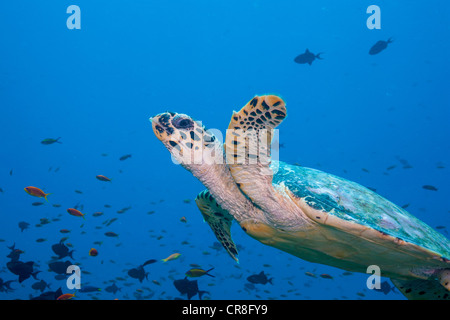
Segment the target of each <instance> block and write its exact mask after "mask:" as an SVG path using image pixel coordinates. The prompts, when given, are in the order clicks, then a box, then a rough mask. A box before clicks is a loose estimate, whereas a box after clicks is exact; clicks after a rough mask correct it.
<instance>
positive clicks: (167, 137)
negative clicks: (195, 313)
mask: <svg viewBox="0 0 450 320" xmlns="http://www.w3.org/2000/svg"><path fill="white" fill-rule="evenodd" d="M286 115H287V113H286V107H285V103H284V101H283V100H282V99H281V98H280V97H278V96H274V95H267V96H259V97H258V96H255V97H254V98H253V99H252V100H250V101H249V102H248V103H247V104H246V105H245V106H244V107H243V108H242V109H241V110H240V111H239V112H233V115H232V117H231V121H230V125H229V128H228V129H229V130H227V135H226V141H225V148H223V146H222V143H221V142H220V141H219V139H217V138H216V137H215V136H214V135H213V134H212V132H211V131H210V130H206V129H205V127H204V126H203V125H202V124H201V123H200V122H198V121H194V120H193V119H192V118H191V117H189V116H187V115H185V114H177V113H173V112H165V113H161V114H158V115H156V116H155V117H153V118H150V121H151V123H152V127H153V131H154V133H155V135H156V137H157V138H158V139H159V140H160V141H162V142H163V144H164V145H165V147H166V148H167V149H168V150H169V151H170V153H171V154H172V158H173V159H174V160H176V161H177V162H178V163H180V164H181V165H182V166H183V167H184V168H185V169H187V170H188V171H190V172H191V173H192V174H193V175H194V176H195V177H197V178H198V179H199V180H200V181H201V182H202V183H203V184H204V185H205V186H206V187H207V190H205V191H202V192H200V194H199V195H198V196H197V198H196V203H197V205H198V207H199V209H200V211H201V213H202V215H203V217H204V220H205V221H206V222H207V223H208V224H209V225H210V227H211V229H212V230H213V232H214V234H215V235H216V237H217V239H218V240H219V241H220V242H221V244H222V245H223V246H224V248H225V249H226V250H227V252H228V253H229V254H230V255H231V257H232V258H233V259H235V260H236V261H237V249H236V245H235V244H234V242H233V240H232V238H231V233H230V228H231V224H232V221H233V220H236V221H237V222H238V223H239V225H240V226H241V228H242V229H243V230H244V231H245V232H246V233H247V234H248V235H250V236H251V237H253V238H255V239H257V240H259V241H260V242H262V243H264V244H266V245H269V246H272V247H275V248H278V249H280V250H283V251H285V252H288V253H290V254H292V255H294V256H297V257H299V258H301V259H304V260H307V261H310V262H315V263H321V264H326V265H330V266H334V267H338V268H341V269H344V270H347V271H354V272H362V273H366V272H367V270H368V267H369V266H371V265H376V266H378V267H379V268H380V270H381V275H382V276H386V277H389V278H391V280H392V281H393V283H394V284H395V285H396V286H397V287H398V288H399V289H400V291H401V292H402V293H403V294H404V295H405V296H406V297H407V298H409V299H450V292H449V290H450V260H449V259H450V242H449V240H448V239H446V238H445V237H444V236H443V235H441V234H440V233H438V232H436V231H435V230H433V229H432V228H431V227H429V226H427V225H426V224H425V223H423V222H421V221H420V220H418V219H417V218H415V217H413V216H412V215H410V214H409V213H408V212H406V211H405V210H404V209H403V208H400V207H398V206H396V205H395V204H393V203H391V202H390V201H388V200H386V199H385V198H383V197H381V196H380V195H378V194H376V193H375V192H373V191H371V190H369V189H367V188H365V187H363V186H361V185H359V184H357V183H355V182H351V181H348V180H346V179H343V178H340V177H337V176H335V175H332V174H328V173H325V172H322V171H319V170H315V169H311V168H306V167H302V166H298V165H289V164H287V163H284V162H281V161H275V160H273V159H271V149H270V144H271V140H272V136H273V132H274V131H273V130H274V128H276V127H277V126H278V125H279V124H280V123H281V122H282V121H283V120H284V118H285V117H286ZM224 149H225V150H224Z"/></svg>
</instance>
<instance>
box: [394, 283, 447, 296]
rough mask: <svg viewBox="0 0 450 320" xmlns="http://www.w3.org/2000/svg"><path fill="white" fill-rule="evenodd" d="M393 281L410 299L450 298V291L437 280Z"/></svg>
mask: <svg viewBox="0 0 450 320" xmlns="http://www.w3.org/2000/svg"><path fill="white" fill-rule="evenodd" d="M391 281H392V283H393V284H394V285H395V286H396V287H397V288H398V289H399V290H400V292H401V293H403V295H404V296H405V297H406V298H408V299H409V300H450V292H449V291H447V289H445V288H444V287H443V286H442V285H441V284H440V283H439V281H437V280H422V279H414V280H396V279H391Z"/></svg>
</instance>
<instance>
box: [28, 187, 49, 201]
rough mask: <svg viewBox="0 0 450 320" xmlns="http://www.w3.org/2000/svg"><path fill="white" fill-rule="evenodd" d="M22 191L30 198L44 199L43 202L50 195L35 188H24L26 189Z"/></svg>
mask: <svg viewBox="0 0 450 320" xmlns="http://www.w3.org/2000/svg"><path fill="white" fill-rule="evenodd" d="M24 190H25V192H26V193H28V194H29V195H31V196H34V197H38V198H44V199H45V200H47V196H48V195H49V194H50V193H45V192H44V191H42V190H41V189H39V188H36V187H26V188H24ZM47 201H48V200H47Z"/></svg>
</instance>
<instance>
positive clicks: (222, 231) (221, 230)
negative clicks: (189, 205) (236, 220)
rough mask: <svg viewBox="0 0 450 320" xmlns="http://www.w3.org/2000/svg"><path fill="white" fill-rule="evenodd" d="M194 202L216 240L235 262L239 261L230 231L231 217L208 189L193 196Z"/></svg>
mask: <svg viewBox="0 0 450 320" xmlns="http://www.w3.org/2000/svg"><path fill="white" fill-rule="evenodd" d="M195 203H196V204H197V206H198V208H199V209H200V212H201V213H202V215H203V219H204V220H205V221H206V222H207V223H208V224H209V226H210V227H211V229H212V231H213V232H214V234H215V236H216V238H217V240H219V242H220V243H221V244H222V246H223V247H224V248H225V250H226V251H227V252H228V253H229V254H230V256H231V257H232V258H233V259H234V260H235V261H236V262H239V259H238V258H237V255H238V251H237V248H236V245H235V244H234V242H233V239H232V238H231V232H230V229H231V223H232V222H233V217H232V216H231V215H230V214H229V213H228V212H227V211H225V210H224V209H222V208H221V207H220V206H219V205H218V204H217V202H216V200H214V198H213V196H212V195H211V194H210V193H209V191H208V190H204V191H202V192H200V193H199V194H198V195H197V197H196V198H195Z"/></svg>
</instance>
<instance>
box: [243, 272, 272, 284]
mask: <svg viewBox="0 0 450 320" xmlns="http://www.w3.org/2000/svg"><path fill="white" fill-rule="evenodd" d="M247 280H248V281H249V282H251V283H260V284H266V283H267V282H270V284H273V283H272V280H273V278H270V279H269V278H267V275H265V274H264V271H261V272H260V273H259V274H254V275H251V276H249V277H248V278H247Z"/></svg>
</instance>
